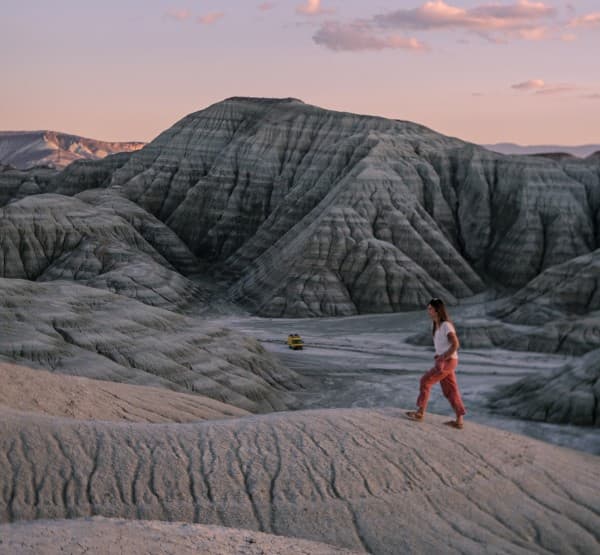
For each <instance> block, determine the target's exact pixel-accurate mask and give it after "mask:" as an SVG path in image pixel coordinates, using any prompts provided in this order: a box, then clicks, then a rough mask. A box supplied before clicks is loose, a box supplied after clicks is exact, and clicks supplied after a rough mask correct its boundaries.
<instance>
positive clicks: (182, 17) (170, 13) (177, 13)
mask: <svg viewBox="0 0 600 555" xmlns="http://www.w3.org/2000/svg"><path fill="white" fill-rule="evenodd" d="M165 16H166V17H168V18H169V19H175V20H176V21H186V20H188V19H189V18H190V17H192V12H190V10H186V9H177V8H171V9H169V10H167V12H166V13H165Z"/></svg>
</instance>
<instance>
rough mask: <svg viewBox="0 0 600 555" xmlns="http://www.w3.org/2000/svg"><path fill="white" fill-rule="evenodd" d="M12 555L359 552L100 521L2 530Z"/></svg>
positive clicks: (226, 531)
mask: <svg viewBox="0 0 600 555" xmlns="http://www.w3.org/2000/svg"><path fill="white" fill-rule="evenodd" d="M0 539H2V543H0V554H3V553H5V554H6V555H9V554H11V555H14V554H16V553H18V554H19V555H55V554H56V553H59V552H60V553H69V554H71V555H83V554H88V555H92V554H95V555H122V554H123V553H132V554H133V553H140V554H141V553H151V554H152V555H173V554H174V553H177V554H178V555H199V554H208V553H210V555H266V554H268V555H352V554H357V553H359V552H358V551H350V550H347V549H342V548H337V547H333V546H330V545H324V544H322V543H316V542H310V541H306V540H299V539H297V538H284V537H281V536H274V535H272V534H263V533H261V532H253V531H250V530H234V529H232V528H223V527H220V526H206V525H202V524H189V523H180V522H176V523H169V522H157V521H151V520H145V521H139V520H138V521H131V520H119V519H106V518H102V517H95V518H89V519H85V520H83V519H78V520H52V521H34V522H18V523H15V524H1V525H0Z"/></svg>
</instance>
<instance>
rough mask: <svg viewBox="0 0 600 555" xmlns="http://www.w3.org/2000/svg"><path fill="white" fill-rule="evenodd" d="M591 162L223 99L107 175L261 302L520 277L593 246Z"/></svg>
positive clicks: (380, 295)
mask: <svg viewBox="0 0 600 555" xmlns="http://www.w3.org/2000/svg"><path fill="white" fill-rule="evenodd" d="M598 167H599V166H598V164H597V162H594V161H593V160H586V161H583V162H578V161H577V163H571V162H568V163H567V162H566V161H565V162H560V161H553V160H548V159H542V158H535V157H517V156H502V155H498V154H494V153H492V152H489V151H487V150H485V149H483V148H480V147H476V146H475V145H470V144H467V143H464V142H462V141H459V140H457V139H451V138H448V137H444V136H442V135H439V134H437V133H434V132H433V131H431V130H428V129H426V128H424V127H421V126H419V125H416V124H412V123H408V122H400V121H394V120H386V119H382V118H375V117H367V116H356V115H352V114H347V113H340V112H331V111H326V110H322V109H319V108H316V107H313V106H309V105H306V104H303V103H302V102H300V101H297V100H293V99H284V100H259V99H243V98H233V99H229V100H227V101H224V102H221V103H219V104H216V105H214V106H211V107H209V108H207V109H206V110H203V111H201V112H197V113H195V114H191V115H189V116H187V117H186V118H184V119H183V120H181V121H180V122H178V123H177V124H176V125H174V126H173V127H172V128H171V129H169V130H167V131H166V132H164V133H163V134H162V135H160V136H159V137H158V138H157V139H156V140H155V141H153V142H152V143H150V144H149V145H148V146H146V147H145V148H144V149H142V150H141V151H139V152H136V153H134V154H132V155H131V157H130V158H129V160H128V161H127V162H126V163H125V164H124V165H123V166H122V167H121V168H119V169H118V170H116V171H115V172H114V174H113V177H112V182H111V186H112V187H113V188H117V190H118V191H119V192H120V193H121V194H123V195H125V196H127V197H128V198H129V199H131V200H133V201H134V202H136V203H137V204H139V205H140V206H142V207H143V208H145V209H146V210H148V211H149V212H151V213H152V214H154V215H155V216H156V217H158V218H159V219H161V220H162V221H164V222H165V223H167V225H168V226H169V227H170V228H171V229H173V230H174V231H175V232H176V233H177V235H178V236H179V237H181V238H182V240H183V241H184V242H185V243H186V245H187V246H188V247H189V248H190V249H191V250H192V252H193V253H194V254H195V255H197V256H198V257H199V258H201V259H204V260H207V261H210V262H212V263H214V264H216V265H218V266H219V268H220V269H221V270H222V271H224V272H226V274H227V275H229V276H231V277H232V279H233V280H234V281H235V283H234V285H233V286H232V288H231V294H232V295H233V297H234V298H236V299H238V300H240V301H242V302H246V303H248V304H249V305H250V306H252V307H253V308H254V310H256V311H257V312H258V313H259V314H263V315H270V316H309V315H336V314H353V313H357V312H381V311H390V310H401V309H406V308H414V307H417V306H422V305H423V303H424V302H426V300H427V299H429V298H430V297H431V296H443V297H445V298H446V299H448V300H449V301H450V302H452V301H453V300H454V299H456V298H462V297H467V296H470V295H472V294H473V293H476V292H478V291H481V290H482V289H483V288H484V284H490V283H495V284H499V285H502V286H505V287H510V288H518V287H522V286H524V285H525V284H526V283H527V282H528V281H530V280H531V279H533V278H534V277H536V276H537V275H538V274H539V273H540V272H542V271H543V270H545V269H547V268H549V267H551V266H553V265H556V264H560V263H562V262H565V261H567V260H569V259H571V258H574V257H576V256H579V255H582V254H585V253H589V252H591V251H592V250H594V249H596V248H598V246H599V244H598V233H599V232H598V229H599V228H600V226H599V217H600V216H599V214H600V197H599V195H598V190H599V185H598V171H599V170H598Z"/></svg>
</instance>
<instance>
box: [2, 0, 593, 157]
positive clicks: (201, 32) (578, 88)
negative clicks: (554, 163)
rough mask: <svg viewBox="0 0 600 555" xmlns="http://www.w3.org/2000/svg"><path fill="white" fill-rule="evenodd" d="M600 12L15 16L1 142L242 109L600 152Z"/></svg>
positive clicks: (241, 1)
mask: <svg viewBox="0 0 600 555" xmlns="http://www.w3.org/2000/svg"><path fill="white" fill-rule="evenodd" d="M599 52H600V0H577V1H570V2H569V1H562V0H540V1H538V0H474V1H470V0H431V1H423V0H406V1H394V0H272V1H262V0H221V1H217V0H118V1H116V0H102V1H96V2H93V1H82V0H53V1H52V2H50V1H49V0H2V2H1V3H0V68H1V76H2V77H1V85H0V130H20V129H53V130H57V131H65V132H69V133H75V134H79V135H83V136H87V137H93V138H97V139H105V140H144V141H148V140H151V139H152V138H154V137H155V136H156V135H157V134H158V133H160V132H161V131H163V130H164V129H166V128H168V127H170V126H171V125H172V124H173V123H175V122H176V121H177V120H178V119H180V118H181V117H182V116H184V115H186V114H188V113H190V112H194V111H196V110H200V109H202V108H205V107H206V106H208V105H210V104H212V103H214V102H218V101H220V100H222V99H224V98H227V97H230V96H266V97H288V96H292V97H295V98H300V99H301V100H303V101H305V102H307V103H310V104H316V105H318V106H322V107H325V108H331V109H335V110H344V111H349V112H355V113H362V114H374V115H381V116H384V117H390V118H398V119H404V120H410V121H415V122H418V123H421V124H424V125H427V126H429V127H431V128H433V129H435V130H436V131H439V132H441V133H444V134H447V135H452V136H457V137H460V138H462V139H465V140H469V141H473V142H478V143H492V142H500V141H511V142H518V143H521V144H548V143H554V144H563V145H574V144H584V143H600V70H599V68H600V63H599V62H598V58H599V56H600V55H599V54H598V53H599Z"/></svg>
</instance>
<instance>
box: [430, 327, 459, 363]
mask: <svg viewBox="0 0 600 555" xmlns="http://www.w3.org/2000/svg"><path fill="white" fill-rule="evenodd" d="M449 333H454V334H455V333H456V330H455V329H454V326H453V325H452V323H451V322H442V324H441V325H440V327H439V328H438V329H437V330H435V333H434V334H433V344H434V346H435V354H436V355H443V354H444V353H445V352H446V351H447V350H448V349H449V348H450V341H448V334H449ZM450 358H458V353H457V352H455V353H454V354H453V355H452V356H451V357H450Z"/></svg>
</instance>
